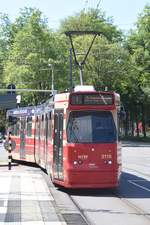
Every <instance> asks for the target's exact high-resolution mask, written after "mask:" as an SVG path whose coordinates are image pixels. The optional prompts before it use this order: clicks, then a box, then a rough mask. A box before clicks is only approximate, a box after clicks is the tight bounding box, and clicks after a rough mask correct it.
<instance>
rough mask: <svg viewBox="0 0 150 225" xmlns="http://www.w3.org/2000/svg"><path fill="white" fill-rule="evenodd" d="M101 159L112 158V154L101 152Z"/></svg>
mask: <svg viewBox="0 0 150 225" xmlns="http://www.w3.org/2000/svg"><path fill="white" fill-rule="evenodd" d="M101 159H112V155H111V154H102V155H101Z"/></svg>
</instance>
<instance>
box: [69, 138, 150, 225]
mask: <svg viewBox="0 0 150 225" xmlns="http://www.w3.org/2000/svg"><path fill="white" fill-rule="evenodd" d="M122 162H123V173H122V177H121V181H120V185H119V187H118V188H117V189H116V190H95V191H92V190H88V191H87V192H85V190H84V191H79V192H74V193H71V197H72V199H73V201H74V202H75V203H76V205H77V206H78V207H79V208H80V210H81V211H82V213H83V214H84V216H85V217H86V218H87V220H88V222H89V224H91V225H110V224H111V225H150V144H144V143H141V144H139V143H130V142H126V143H123V147H122Z"/></svg>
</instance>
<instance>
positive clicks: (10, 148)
mask: <svg viewBox="0 0 150 225" xmlns="http://www.w3.org/2000/svg"><path fill="white" fill-rule="evenodd" d="M4 148H5V149H6V150H7V151H13V150H14V149H15V148H16V142H15V141H14V140H6V141H5V142H4Z"/></svg>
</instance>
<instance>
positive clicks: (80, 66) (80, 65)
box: [79, 63, 83, 85]
mask: <svg viewBox="0 0 150 225" xmlns="http://www.w3.org/2000/svg"><path fill="white" fill-rule="evenodd" d="M79 73H80V84H81V85H83V70H82V64H81V63H79Z"/></svg>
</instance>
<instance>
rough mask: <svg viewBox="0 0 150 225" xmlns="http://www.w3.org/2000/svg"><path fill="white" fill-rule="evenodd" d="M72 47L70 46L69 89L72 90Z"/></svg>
mask: <svg viewBox="0 0 150 225" xmlns="http://www.w3.org/2000/svg"><path fill="white" fill-rule="evenodd" d="M72 86H73V83H72V48H70V91H71V90H72Z"/></svg>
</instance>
